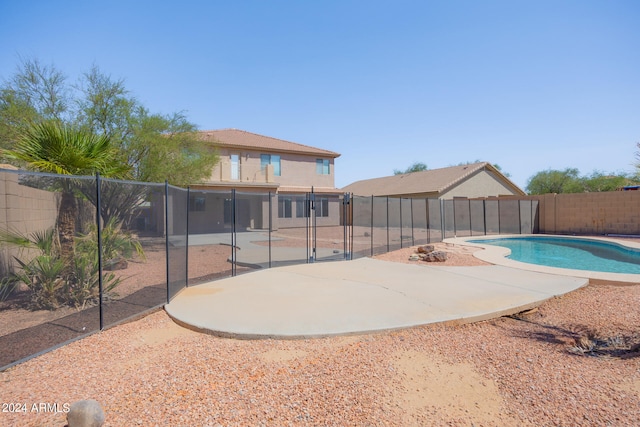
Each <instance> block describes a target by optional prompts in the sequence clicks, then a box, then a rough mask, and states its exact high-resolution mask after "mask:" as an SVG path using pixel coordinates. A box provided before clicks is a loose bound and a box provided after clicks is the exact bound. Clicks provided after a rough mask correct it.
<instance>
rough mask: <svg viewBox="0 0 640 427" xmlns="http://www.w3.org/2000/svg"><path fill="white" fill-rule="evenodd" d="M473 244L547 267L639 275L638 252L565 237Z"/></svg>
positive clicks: (482, 241)
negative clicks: (502, 250)
mask: <svg viewBox="0 0 640 427" xmlns="http://www.w3.org/2000/svg"><path fill="white" fill-rule="evenodd" d="M473 242H474V243H482V244H487V245H495V246H502V247H505V248H509V249H511V255H510V256H509V258H510V259H513V260H515V261H521V262H527V263H530V264H538V265H546V266H549V267H559V268H571V269H574V270H590V271H604V272H608V273H631V274H640V250H636V249H632V248H626V247H623V246H619V245H616V244H614V243H607V242H601V241H595V240H583V239H571V238H567V237H506V238H497V239H482V240H473Z"/></svg>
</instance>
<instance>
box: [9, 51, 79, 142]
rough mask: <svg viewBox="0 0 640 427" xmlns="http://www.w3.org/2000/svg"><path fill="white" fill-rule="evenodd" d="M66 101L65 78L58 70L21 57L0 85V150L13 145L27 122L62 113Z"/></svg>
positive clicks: (61, 115)
mask: <svg viewBox="0 0 640 427" xmlns="http://www.w3.org/2000/svg"><path fill="white" fill-rule="evenodd" d="M69 103H70V98H69V90H68V88H67V87H66V78H65V77H64V75H63V74H62V73H61V72H60V71H59V70H57V69H56V68H55V67H54V66H45V65H42V64H41V63H40V62H39V61H37V60H32V61H30V60H22V61H21V62H20V64H19V65H18V67H17V70H16V73H15V74H14V75H13V76H12V77H11V78H10V79H7V80H4V81H3V83H2V86H0V150H1V149H7V148H11V147H13V145H15V144H16V143H17V141H18V139H19V137H20V134H21V133H22V131H23V130H24V129H25V128H27V127H28V126H30V125H32V124H34V123H37V122H39V121H42V120H48V119H57V120H60V119H62V118H63V117H65V115H66V113H67V112H68V110H69Z"/></svg>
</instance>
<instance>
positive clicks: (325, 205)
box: [316, 199, 329, 217]
mask: <svg viewBox="0 0 640 427" xmlns="http://www.w3.org/2000/svg"><path fill="white" fill-rule="evenodd" d="M319 216H321V217H328V216H329V199H316V217H319Z"/></svg>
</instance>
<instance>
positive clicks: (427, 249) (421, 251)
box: [418, 245, 435, 254]
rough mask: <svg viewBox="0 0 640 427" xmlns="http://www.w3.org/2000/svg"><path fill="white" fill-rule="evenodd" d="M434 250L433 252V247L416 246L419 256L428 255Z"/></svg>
mask: <svg viewBox="0 0 640 427" xmlns="http://www.w3.org/2000/svg"><path fill="white" fill-rule="evenodd" d="M434 250H435V247H434V246H433V245H424V246H418V253H419V254H428V253H430V252H433V251H434Z"/></svg>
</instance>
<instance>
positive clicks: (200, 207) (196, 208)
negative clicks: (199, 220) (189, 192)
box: [189, 196, 205, 212]
mask: <svg viewBox="0 0 640 427" xmlns="http://www.w3.org/2000/svg"><path fill="white" fill-rule="evenodd" d="M204 209H205V198H204V197H198V196H192V197H191V198H190V199H189V211H191V212H204Z"/></svg>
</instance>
